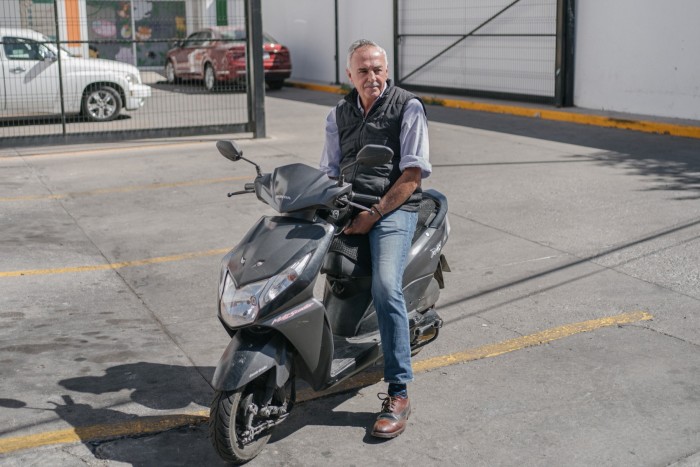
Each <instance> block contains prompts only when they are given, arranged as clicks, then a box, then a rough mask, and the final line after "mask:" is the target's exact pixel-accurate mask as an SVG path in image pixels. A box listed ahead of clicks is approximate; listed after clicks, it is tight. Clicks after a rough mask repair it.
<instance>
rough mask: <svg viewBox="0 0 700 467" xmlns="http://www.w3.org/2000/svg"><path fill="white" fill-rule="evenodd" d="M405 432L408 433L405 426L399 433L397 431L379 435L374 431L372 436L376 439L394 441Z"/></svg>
mask: <svg viewBox="0 0 700 467" xmlns="http://www.w3.org/2000/svg"><path fill="white" fill-rule="evenodd" d="M404 431H406V427H405V426H404V427H403V428H401V429H400V430H399V431H395V432H393V433H377V432H376V431H373V432H372V436H374V437H375V438H382V439H392V438H396V437H398V436H399V435H400V434H401V433H403V432H404Z"/></svg>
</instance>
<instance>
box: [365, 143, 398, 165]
mask: <svg viewBox="0 0 700 467" xmlns="http://www.w3.org/2000/svg"><path fill="white" fill-rule="evenodd" d="M392 157H394V151H392V150H391V148H389V147H386V146H382V145H381V144H367V145H365V146H364V147H363V148H362V149H360V152H358V153H357V163H358V164H360V165H364V166H367V167H376V166H378V165H383V164H386V163H387V162H389V161H390V160H391V158H392Z"/></svg>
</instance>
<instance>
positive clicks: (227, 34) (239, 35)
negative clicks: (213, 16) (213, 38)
mask: <svg viewBox="0 0 700 467" xmlns="http://www.w3.org/2000/svg"><path fill="white" fill-rule="evenodd" d="M221 38H222V39H225V40H229V41H244V40H245V31H244V30H242V29H237V30H235V31H222V32H221Z"/></svg>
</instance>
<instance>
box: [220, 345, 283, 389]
mask: <svg viewBox="0 0 700 467" xmlns="http://www.w3.org/2000/svg"><path fill="white" fill-rule="evenodd" d="M291 368H292V359H291V358H290V355H289V354H288V351H287V341H286V340H285V339H284V337H283V336H282V335H281V334H279V333H276V332H270V333H269V334H267V335H264V336H254V337H252V338H251V337H248V336H245V335H243V334H242V333H241V332H237V333H236V334H234V336H233V338H232V339H231V342H229V344H228V347H226V350H225V351H224V354H223V355H222V356H221V359H220V360H219V363H218V365H217V366H216V371H215V372H214V377H213V378H212V380H211V385H212V387H213V388H214V389H215V390H217V391H234V390H236V389H238V388H240V387H242V386H245V385H246V384H248V383H250V382H251V381H253V380H254V379H255V378H257V377H258V376H260V375H262V374H264V373H266V372H267V371H268V370H271V369H274V371H275V381H276V384H277V387H282V386H284V384H285V383H286V382H287V380H288V379H289V375H290V374H291Z"/></svg>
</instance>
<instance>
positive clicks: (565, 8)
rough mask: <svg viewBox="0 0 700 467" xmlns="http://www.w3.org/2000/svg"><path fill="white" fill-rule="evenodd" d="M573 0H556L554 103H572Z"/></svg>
mask: <svg viewBox="0 0 700 467" xmlns="http://www.w3.org/2000/svg"><path fill="white" fill-rule="evenodd" d="M574 21H575V16H574V0H557V46H556V58H555V65H554V104H555V105H556V106H557V107H571V106H573V105H574V71H573V69H574Z"/></svg>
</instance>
